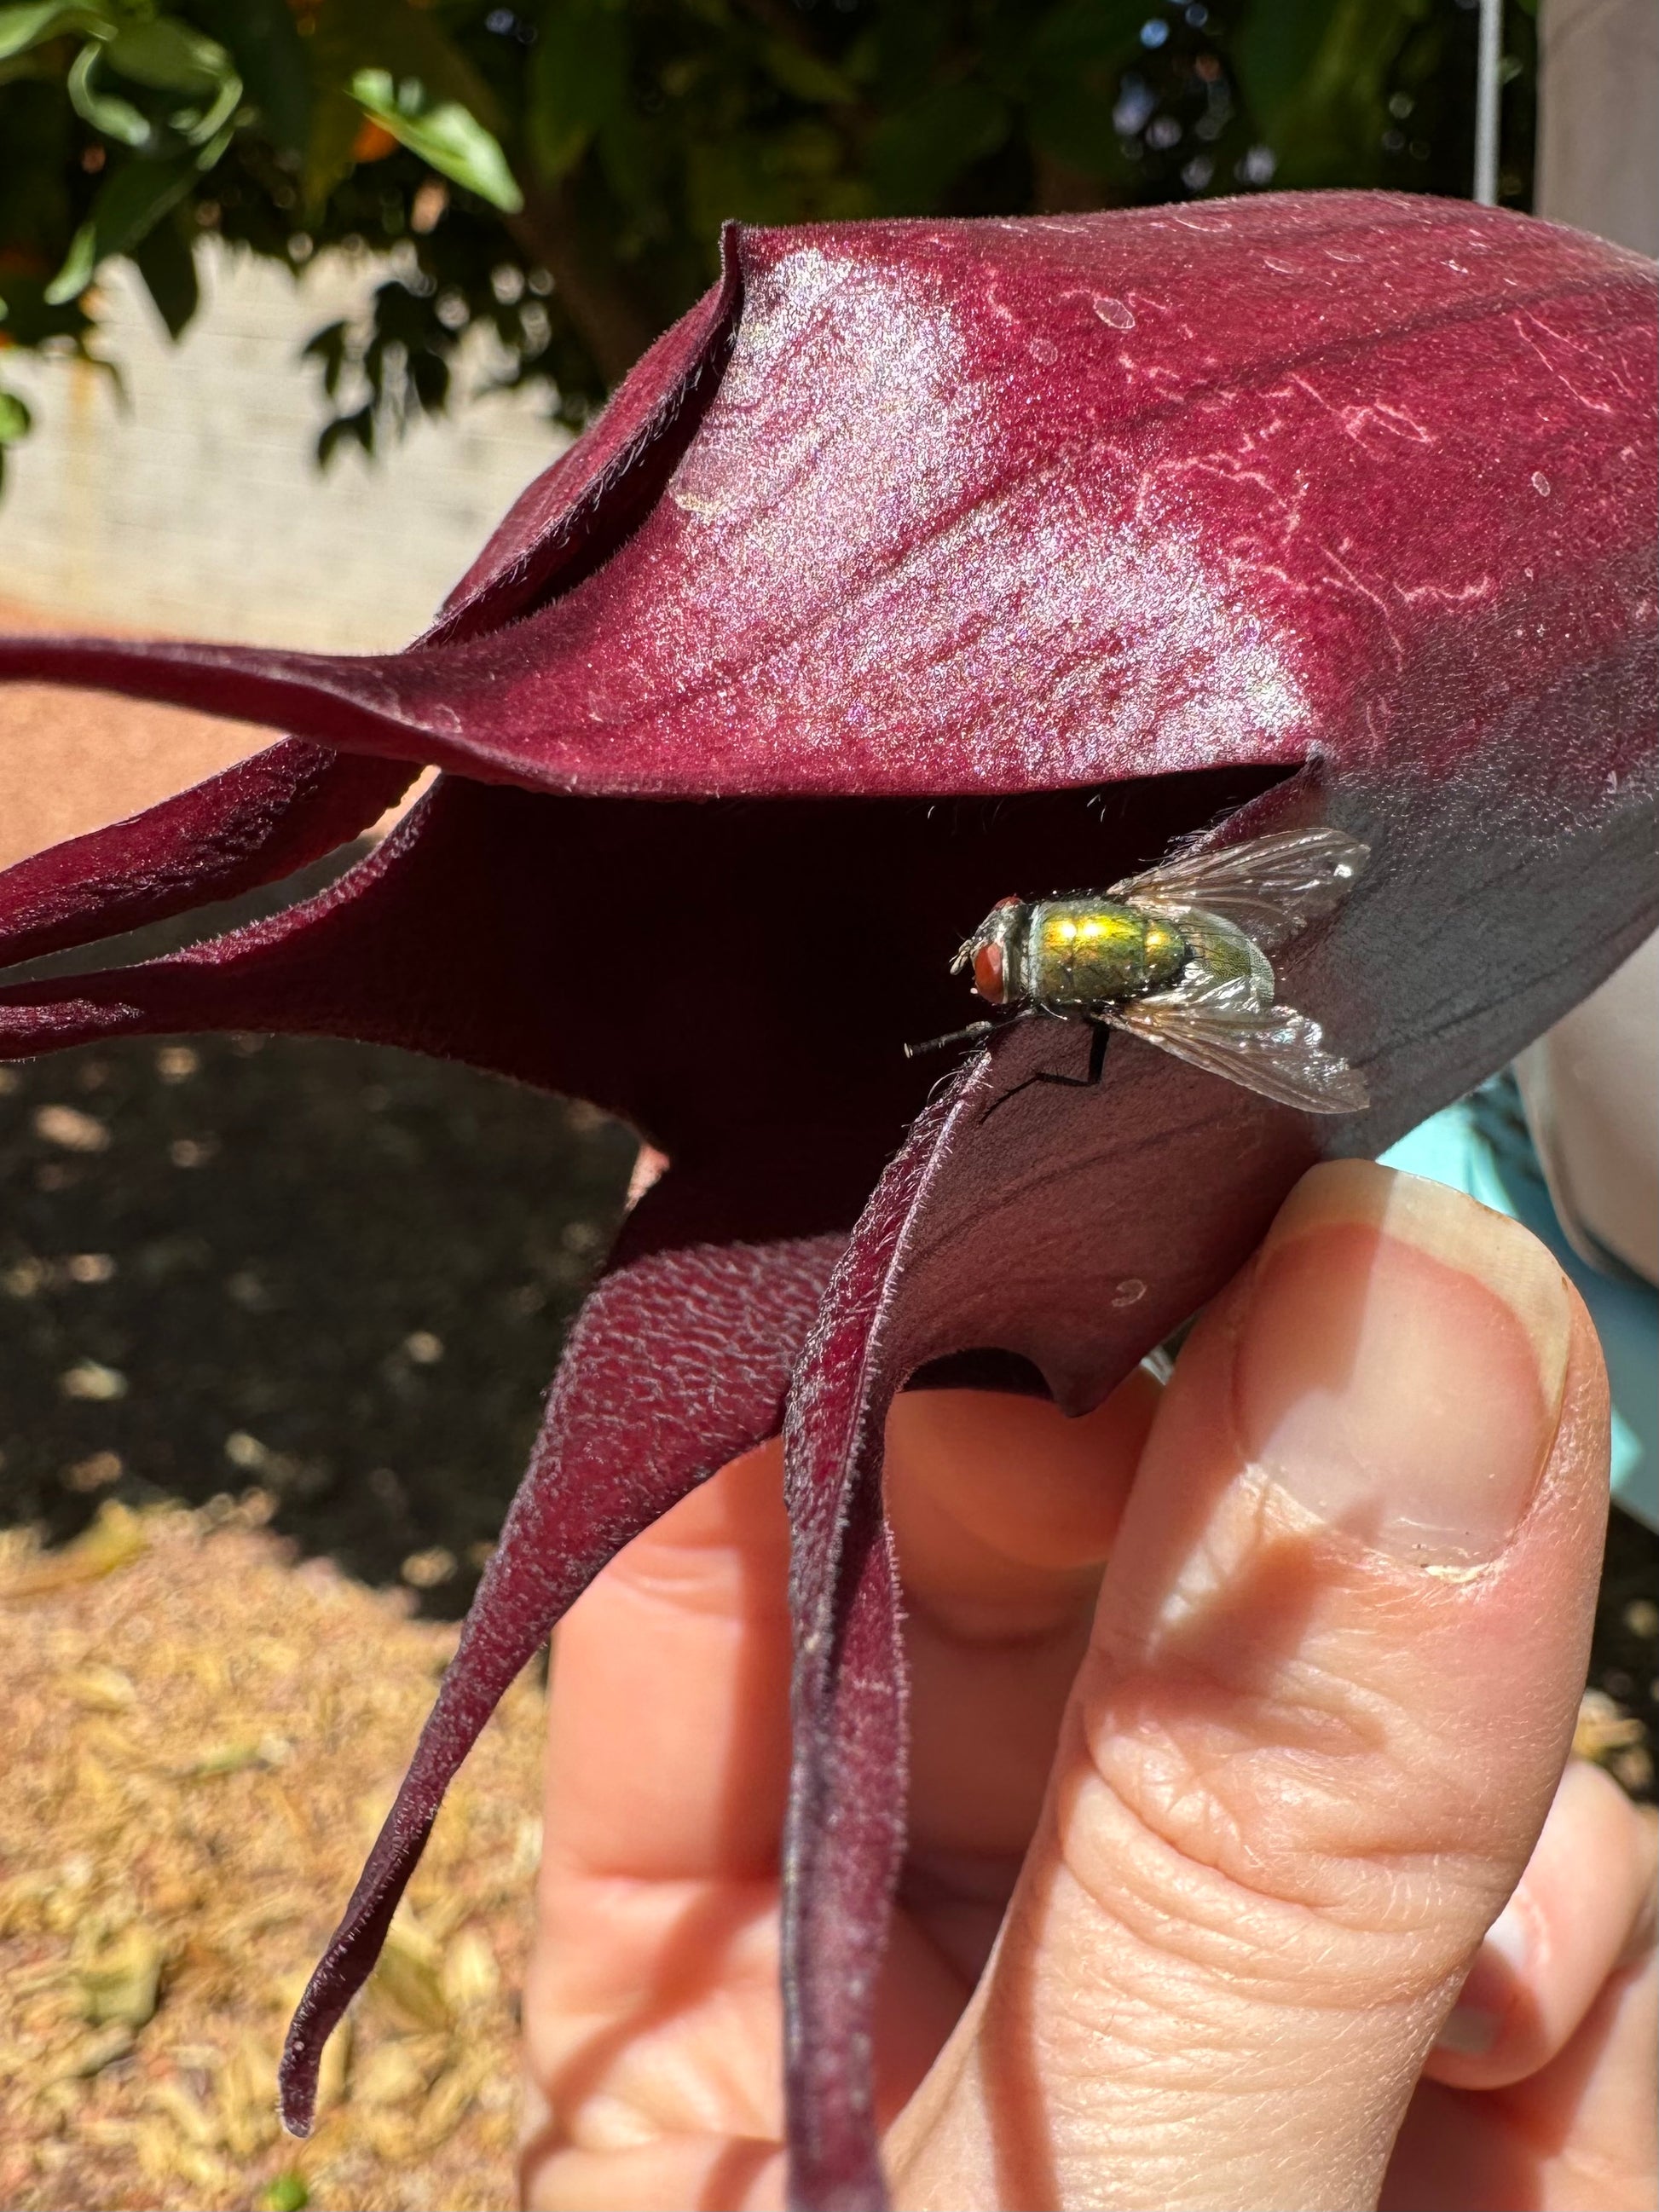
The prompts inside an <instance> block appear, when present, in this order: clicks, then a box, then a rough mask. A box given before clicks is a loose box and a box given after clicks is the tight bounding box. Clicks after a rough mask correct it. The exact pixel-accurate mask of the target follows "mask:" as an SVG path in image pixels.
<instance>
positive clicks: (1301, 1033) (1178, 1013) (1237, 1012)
mask: <svg viewBox="0 0 1659 2212" xmlns="http://www.w3.org/2000/svg"><path fill="white" fill-rule="evenodd" d="M1182 930H1183V932H1184V933H1185V934H1186V938H1187V942H1188V947H1189V957H1188V963H1187V966H1186V968H1185V969H1184V970H1183V972H1182V977H1181V980H1180V981H1179V982H1178V983H1176V985H1175V987H1174V988H1173V989H1171V990H1168V991H1157V992H1153V993H1152V994H1150V995H1149V996H1148V997H1146V998H1144V999H1132V1000H1129V1001H1128V1003H1127V1005H1125V1006H1119V1007H1117V1008H1115V1010H1114V1011H1113V1012H1110V1013H1109V1015H1108V1016H1107V1019H1108V1020H1109V1021H1111V1022H1114V1023H1115V1024H1116V1025H1117V1026H1118V1027H1119V1028H1120V1029H1126V1030H1130V1031H1132V1032H1133V1035H1134V1036H1142V1037H1145V1038H1146V1040H1147V1042H1149V1043H1151V1044H1155V1045H1158V1046H1161V1047H1162V1048H1163V1049H1164V1051H1165V1052H1170V1053H1173V1054H1175V1056H1176V1059H1177V1060H1190V1061H1191V1062H1192V1064H1193V1066H1194V1067H1202V1068H1205V1069H1206V1070H1207V1071H1208V1072H1209V1073H1210V1074H1212V1075H1224V1076H1225V1077H1226V1079H1227V1080H1228V1081H1229V1082H1230V1083H1240V1084H1243V1086H1244V1088H1245V1089H1246V1090H1247V1091H1260V1092H1261V1095H1262V1097H1264V1098H1273V1099H1277V1101H1278V1102H1279V1104H1280V1105H1281V1106H1297V1107H1299V1108H1300V1109H1302V1111H1303V1112H1304V1113H1305V1114H1356V1113H1358V1112H1359V1110H1360V1109H1362V1108H1363V1107H1364V1105H1365V1104H1366V1103H1367V1098H1366V1091H1365V1084H1364V1078H1363V1077H1362V1076H1360V1075H1359V1074H1358V1073H1356V1072H1355V1070H1354V1069H1352V1067H1350V1066H1349V1065H1348V1063H1347V1061H1346V1060H1342V1059H1340V1058H1339V1057H1338V1055H1337V1054H1335V1053H1334V1052H1329V1051H1328V1050H1327V1049H1326V1046H1325V1037H1324V1032H1323V1030H1322V1029H1321V1028H1320V1026H1319V1024H1318V1023H1317V1022H1316V1021H1312V1020H1310V1018H1309V1017H1308V1016H1307V1015H1306V1014H1299V1013H1297V1011H1296V1009H1295V1007H1294V1006H1275V1005H1274V1004H1273V969H1272V968H1271V967H1270V966H1269V964H1268V963H1267V957H1266V956H1265V955H1264V954H1263V953H1261V952H1260V951H1258V950H1257V949H1256V947H1255V945H1253V944H1252V943H1251V942H1250V940H1249V938H1247V937H1246V936H1245V935H1244V933H1243V931H1242V930H1239V929H1237V928H1235V927H1234V926H1233V925H1232V923H1231V922H1229V921H1223V920H1222V919H1221V918H1220V916H1219V915H1215V914H1212V913H1210V912H1209V911H1208V910H1207V909H1206V910H1205V911H1204V912H1202V913H1199V914H1194V915H1190V916H1188V917H1187V918H1185V919H1183V921H1182Z"/></svg>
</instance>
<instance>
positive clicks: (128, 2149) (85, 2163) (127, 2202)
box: [0, 1492, 544, 2212]
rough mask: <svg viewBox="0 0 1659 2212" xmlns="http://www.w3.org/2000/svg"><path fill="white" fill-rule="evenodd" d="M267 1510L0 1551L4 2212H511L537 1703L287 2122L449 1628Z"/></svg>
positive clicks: (454, 1830) (206, 1515)
mask: <svg viewBox="0 0 1659 2212" xmlns="http://www.w3.org/2000/svg"><path fill="white" fill-rule="evenodd" d="M268 1510H269V1508H268V1502H267V1501H266V1500H264V1498H262V1497H261V1496H260V1495H259V1494H258V1493H257V1492H254V1493H250V1494H249V1496H248V1497H247V1498H246V1499H245V1500H244V1501H243V1502H242V1503H240V1504H232V1503H231V1501H230V1500H228V1499H225V1500H222V1501H218V1502H216V1504H214V1505H210V1506H209V1507H207V1508H205V1509H204V1510H200V1511H197V1512H194V1513H191V1512H185V1511H183V1510H179V1509H176V1508H171V1507H161V1508H157V1509H153V1510H146V1511H143V1512H141V1513H134V1512H132V1511H131V1510H128V1509H127V1508H125V1507H124V1506H121V1505H119V1504H114V1503H111V1504H106V1506H105V1507H104V1509H103V1510H102V1512H101V1513H100V1516H99V1518H98V1520H97V1521H96V1522H94V1524H93V1526H92V1528H90V1529H88V1532H87V1534H85V1535H84V1536H83V1537H82V1539H80V1540H79V1541H78V1543H77V1544H76V1545H74V1546H71V1547H68V1548H67V1549H65V1550H64V1551H60V1552H53V1553H41V1552H40V1551H39V1550H38V1549H37V1547H36V1545H35V1542H34V1540H33V1537H32V1536H31V1535H29V1534H27V1533H24V1532H21V1531H17V1532H10V1533H5V1534H0V1683H3V1685H4V1688H5V1698H4V1705H3V1709H0V1778H3V1786H0V2205H4V2206H6V2207H7V2208H15V2212H33V2208H39V2212H64V2208H66V2207H70V2206H84V2207H96V2208H99V2212H123V2208H128V2207H132V2208H137V2207H154V2206H155V2205H157V2204H162V2205H166V2206H167V2207H169V2208H188V2212H198V2208H199V2212H216V2208H220V2207H227V2208H228V2207H241V2206H246V2207H250V2208H252V2207H264V2208H267V2212H278V2208H285V2207H297V2206H298V2205H301V2204H302V2203H310V2204H313V2205H316V2206H319V2207H323V2208H327V2207H331V2206H338V2207H342V2208H344V2207H349V2208H351V2212H379V2209H380V2208H386V2212H393V2208H395V2212H414V2208H417V2207H424V2206H434V2207H443V2208H446V2209H447V2212H448V2208H454V2212H461V2208H471V2207H477V2208H485V2207H497V2206H507V2205H509V2204H511V2203H512V2201H513V2136H514V2130H515V2125H516V2106H517V2067H518V2060H517V2051H516V2041H517V2028H516V2006H515V1992H516V1991H517V1990H518V1988H519V1985H520V1976H521V1969H522V1964H523V1958H524V1951H525V1944H526V1933H527V1919H528V1911H529V1900H530V1894H531V1887H532V1875H533V1873H534V1869H535V1864H536V1858H537V1851H538V1828H537V1824H536V1820H535V1808H536V1806H537V1803H538V1766H539V1760H540V1747H541V1733H542V1717H543V1706H544V1699H543V1695H542V1692H540V1691H539V1690H538V1688H537V1687H536V1686H535V1685H534V1684H533V1683H532V1682H530V1681H527V1680H526V1681H521V1682H520V1684H519V1685H518V1686H517V1687H516V1688H515V1689H514V1690H513V1692H512V1693H511V1694H510V1695H509V1696H508V1698H507V1700H506V1702H505V1704H504V1705H503V1706H502V1708H501V1712H500V1713H499V1714H498V1716H497V1717H496V1719H495V1722H494V1723H492V1724H491V1726H490V1728H489V1730H488V1731H487V1733H486V1735H485V1736H484V1739H483V1741H482V1743H481V1744H480V1745H479V1747H478V1748H477V1751H476V1752H475V1753H474V1754H473V1757H472V1759H471V1762H470V1763H469V1765H468V1766H467V1768H466V1769H465V1772H464V1773H463V1776H462V1778H461V1779H460V1781H459V1784H457V1786H456V1788H455V1789H454V1790H453V1791H452V1792H451V1795H450V1798H449V1802H448V1803H447V1806H446V1808H445V1810H444V1812H443V1814H442V1816H441V1819H440V1820H439V1822H438V1826H437V1828H436V1831H435V1834H434V1837H433V1839H432V1842H431V1844H430V1845H429V1847H428V1850H427V1854H426V1857H425V1860H424V1863H422V1867H421V1869H420V1870H419V1872H418V1873H417V1875H416V1878H415V1881H414V1884H413V1886H412V1888H411V1892H410V1898H409V1899H408V1900H407V1903H406V1906H405V1909H404V1912H403V1913H402V1914H401V1915H400V1916H399V1919H398V1922H397V1923H395V1925H394V1930H393V1937H392V1942H390V1943H389V1944H388V1946H387V1949H386V1954H385V1957H384V1958H383V1960H382V1962H381V1965H380V1967H379V1969H378V1970H377V1972H376V1973H375V1975H374V1978H373V1979H372V1981H371V1982H370V1984H369V1986H368V1990H367V1991H366V1992H365V1994H364V1996H363V1998H362V2000H361V2002H359V2004H358V2005H357V2007H356V2010H355V2011H354V2013H353V2015H351V2017H350V2019H349V2021H348V2023H347V2026H346V2027H345V2028H343V2029H342V2030H341V2031H340V2032H339V2033H337V2036H336V2038H335V2042H334V2045H332V2046H331V2064H330V2078H329V2080H328V2082H327V2085H326V2089H325V2112H324V2116H323V2117H322V2118H321V2119H320V2120H319V2125H318V2128H317V2131H316V2133H315V2135H314V2136H312V2138H311V2139H310V2140H309V2141H308V2142H305V2143H296V2142H293V2141H291V2140H290V2139H289V2137H287V2136H283V2134H282V2133H281V2131H280V2130H279V2129H278V2126H277V2123H276V2111H275V2103H274V2096H275V2073H276V2053H277V2050H278V2047H279V2045H280V2041H281V2037H282V2033H283V2027H284V2024H285V2021H286V2017H287V2015H288V2012H289V2007H290V2005H291V2003H292V2002H293V2000H294V1998H295V1996H297V1994H298V1991H299V1988H300V1986H301V1983H302V1982H303V1980H304V1978H305V1974H306V1972H307V1968H308V1966H309V1965H310V1963H311V1961H312V1960H313V1957H314V1955H315V1954H316V1952H317V1949H318V1948H319V1944H320V1943H321V1942H322V1941H323V1939H324V1938H325V1936H326V1935H327V1933H328V1930H329V1929H330V1927H331V1923H332V1922H333V1920H334V1918H335V1917H336V1915H337V1911H338V1910H339V1908H340V1906H341V1905H343V1902H344V1899H345V1898H346V1896H347V1894H348V1893H349V1889H350V1887H351V1884H352V1882H353V1881H354V1880H355V1878H356V1873H357V1869H358V1866H359V1863H360V1862H361V1860H362V1856H363V1853H364V1851H365V1850H366V1849H367V1846H368V1843H369V1841H370V1839H371V1838H372V1836H373V1834H374V1830H375V1828H376V1827H377V1826H378V1825H379V1822H380V1818H381V1816H382V1814H384V1813H385V1811H386V1807H387V1805H388V1803H389V1802H390V1800H391V1797H392V1791H393V1790H394V1789H395V1787H396V1784H397V1781H398V1776H399V1774H400V1773H401V1771H402V1769H403V1766H404V1761H405V1760H406V1759H407V1757H408V1754H409V1752H410V1747H411V1746H412V1745H413V1743H414V1741H415V1737H416V1733H417V1732H418V1729H419V1728H420V1724H421V1722H422V1719H423V1718H424V1717H425V1713H426V1711H427V1708H428V1705H429V1703H430V1701H431V1697H432V1693H433V1689H434V1686H435V1681H436V1680H437V1677H438V1675H439V1674H440V1673H441V1669H442V1667H443V1664H444V1662H445V1661H446V1660H447V1657H448V1656H449V1654H450V1652H451V1651H452V1650H453V1647H454V1642H455V1634H456V1632H455V1630H454V1628H453V1626H448V1625H447V1624H441V1623H435V1622H422V1621H416V1620H412V1619H410V1618H409V1617H408V1615H407V1613H406V1612H405V1611H404V1608H403V1607H401V1606H400V1605H399V1603H398V1600H397V1599H396V1598H395V1597H392V1596H388V1595H377V1594H375V1593H374V1592H372V1591H369V1590H368V1589H364V1588H362V1586H361V1585H359V1584H357V1583H352V1582H349V1581H348V1580H346V1579H345V1578H344V1577H342V1576H341V1575H340V1574H338V1573H337V1571H335V1570H334V1569H333V1568H331V1566H329V1565H327V1564H326V1563H325V1562H321V1561H315V1560H313V1561H308V1562H307V1563H305V1564H303V1565H295V1563H294V1560H293V1559H292V1557H291V1555H290V1554H289V1551H288V1550H287V1548H286V1547H284V1546H283V1545H282V1544H280V1543H278V1542H277V1541H276V1540H275V1539H274V1538H273V1537H271V1536H270V1534H268V1533H267V1532H266V1531H265V1530H264V1528H263V1526H262V1525H261V1524H262V1522H263V1520H264V1516H265V1515H266V1513H267V1512H268Z"/></svg>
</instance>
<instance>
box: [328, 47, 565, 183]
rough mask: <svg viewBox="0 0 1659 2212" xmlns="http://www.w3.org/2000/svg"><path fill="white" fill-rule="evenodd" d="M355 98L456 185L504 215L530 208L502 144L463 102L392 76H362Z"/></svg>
mask: <svg viewBox="0 0 1659 2212" xmlns="http://www.w3.org/2000/svg"><path fill="white" fill-rule="evenodd" d="M351 96H352V98H353V99H354V100H356V102H357V104H358V106H360V107H361V108H362V111H363V112H364V114H365V115H368V116H370V117H372V118H374V121H375V122H376V123H378V124H379V125H380V127H381V129H382V130H383V131H390V132H391V133H392V137H394V138H395V139H397V140H398V143H399V144H400V145H404V146H407V147H408V149H409V150H410V153H411V154H418V155H420V157H421V159H422V161H426V162H428V163H429V164H430V166H431V167H433V168H435V169H436V170H437V171H438V173H439V174H440V175H441V176H445V177H447V178H448V179H450V181H451V182H452V183H453V184H457V185H465V187H466V189H467V191H471V192H477V195H478V197H479V198H480V199H484V200H488V201H489V204H490V205H491V206H492V207H498V208H500V209H501V210H502V212H503V213H504V214H507V215H516V214H517V213H518V211H519V210H520V208H521V207H522V206H523V205H524V194H523V193H522V192H521V191H520V190H519V187H518V184H517V182H516V181H515V179H514V178H513V172H512V170H511V169H510V168H508V167H507V156H506V155H505V154H504V153H502V151H501V141H500V140H499V139H498V138H497V137H495V135H494V133H493V132H491V131H486V130H485V129H484V127H483V124H482V123H480V122H479V120H478V118H477V116H476V115H473V114H471V113H470V112H468V110H467V109H466V108H465V107H463V106H461V104H460V102H459V100H444V99H441V98H438V97H435V95H434V94H431V93H430V92H428V89H427V88H426V87H425V85H424V84H422V82H421V80H420V79H419V78H418V77H413V76H406V77H404V79H403V80H402V81H401V82H396V81H394V79H393V78H392V73H391V71H390V70H380V69H368V70H358V71H357V72H356V76H353V78H352V80H351Z"/></svg>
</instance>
